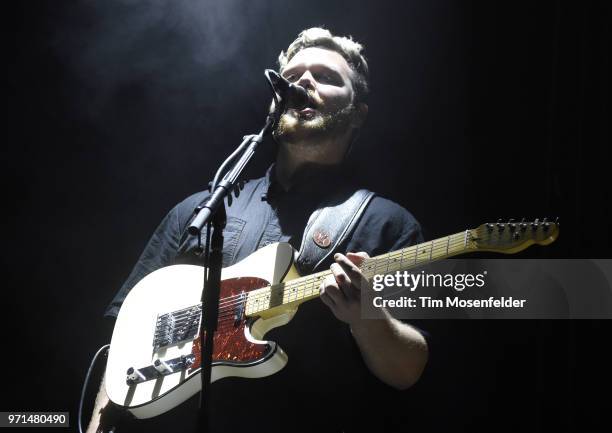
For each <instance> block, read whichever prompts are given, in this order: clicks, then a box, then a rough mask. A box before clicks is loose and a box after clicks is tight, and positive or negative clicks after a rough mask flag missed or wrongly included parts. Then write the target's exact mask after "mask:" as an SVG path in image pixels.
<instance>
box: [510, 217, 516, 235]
mask: <svg viewBox="0 0 612 433" xmlns="http://www.w3.org/2000/svg"><path fill="white" fill-rule="evenodd" d="M508 227H510V231H511V232H513V231H514V230H516V224H515V223H514V218H510V219H509V220H508Z"/></svg>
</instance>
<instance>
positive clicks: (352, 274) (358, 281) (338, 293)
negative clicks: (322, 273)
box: [320, 252, 370, 325]
mask: <svg viewBox="0 0 612 433" xmlns="http://www.w3.org/2000/svg"><path fill="white" fill-rule="evenodd" d="M368 258H370V256H369V255H368V254H367V253H363V252H361V253H347V255H346V256H345V255H343V254H336V255H334V260H335V261H336V262H335V263H332V265H331V267H330V269H331V271H332V274H333V275H330V276H329V277H327V278H325V280H324V281H323V282H322V283H321V288H320V291H321V300H322V301H323V303H324V304H325V305H327V306H328V307H329V309H330V310H331V311H332V313H334V316H336V318H338V319H339V320H342V321H343V322H345V323H347V324H349V325H352V324H354V323H357V322H358V321H359V320H361V289H360V288H361V287H365V284H367V280H366V278H365V277H364V275H363V273H362V272H361V270H360V269H359V265H361V264H362V263H363V262H364V261H365V260H366V259H368Z"/></svg>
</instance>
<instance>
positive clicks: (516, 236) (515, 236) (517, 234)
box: [512, 232, 521, 240]
mask: <svg viewBox="0 0 612 433" xmlns="http://www.w3.org/2000/svg"><path fill="white" fill-rule="evenodd" d="M512 237H513V238H514V240H518V238H520V237H521V234H520V233H519V232H514V234H513V235H512Z"/></svg>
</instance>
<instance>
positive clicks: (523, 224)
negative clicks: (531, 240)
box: [520, 217, 527, 231]
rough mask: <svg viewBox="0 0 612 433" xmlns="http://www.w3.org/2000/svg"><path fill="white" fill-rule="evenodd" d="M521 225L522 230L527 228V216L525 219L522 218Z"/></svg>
mask: <svg viewBox="0 0 612 433" xmlns="http://www.w3.org/2000/svg"><path fill="white" fill-rule="evenodd" d="M520 226H521V230H522V231H525V230H527V223H526V222H525V217H523V219H522V220H521V224H520Z"/></svg>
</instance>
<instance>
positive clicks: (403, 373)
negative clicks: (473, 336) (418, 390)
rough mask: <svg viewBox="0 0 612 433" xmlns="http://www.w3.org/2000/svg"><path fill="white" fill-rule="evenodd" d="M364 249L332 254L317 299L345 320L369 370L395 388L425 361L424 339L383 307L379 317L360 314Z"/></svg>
mask: <svg viewBox="0 0 612 433" xmlns="http://www.w3.org/2000/svg"><path fill="white" fill-rule="evenodd" d="M368 258H369V256H368V255H367V254H366V253H347V255H346V256H344V255H342V254H336V255H335V256H334V259H335V261H336V262H335V263H333V264H332V265H331V268H330V269H331V271H332V274H333V276H329V277H328V278H326V279H325V280H324V281H323V283H322V284H321V289H320V290H321V300H322V301H323V303H324V304H325V305H327V306H328V307H329V308H330V310H331V311H332V312H333V313H334V316H336V317H337V318H338V319H339V320H341V321H343V322H345V323H348V324H349V325H350V328H351V333H352V334H353V338H355V341H356V342H357V345H358V346H359V349H360V351H361V354H362V356H363V359H364V361H365V363H366V365H367V366H368V368H369V369H370V371H371V372H372V373H373V374H374V375H375V376H376V377H378V378H379V379H380V380H382V381H383V382H385V383H387V384H388V385H391V386H393V387H395V388H397V389H406V388H408V387H410V386H412V385H413V384H414V383H415V382H416V381H417V380H419V377H420V376H421V374H422V373H423V370H424V368H425V365H426V364H427V358H428V349H427V342H426V341H425V339H424V338H423V336H422V335H421V333H420V332H419V331H417V330H416V329H414V328H413V327H412V326H410V325H408V324H407V323H402V322H400V321H399V320H397V319H395V318H393V317H392V316H391V314H389V312H388V311H387V310H385V309H384V308H381V309H380V320H365V319H362V318H361V290H360V289H361V288H366V287H368V281H367V279H366V278H365V276H364V275H363V273H362V272H361V270H360V269H359V265H361V264H362V263H363V262H364V260H366V259H368Z"/></svg>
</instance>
